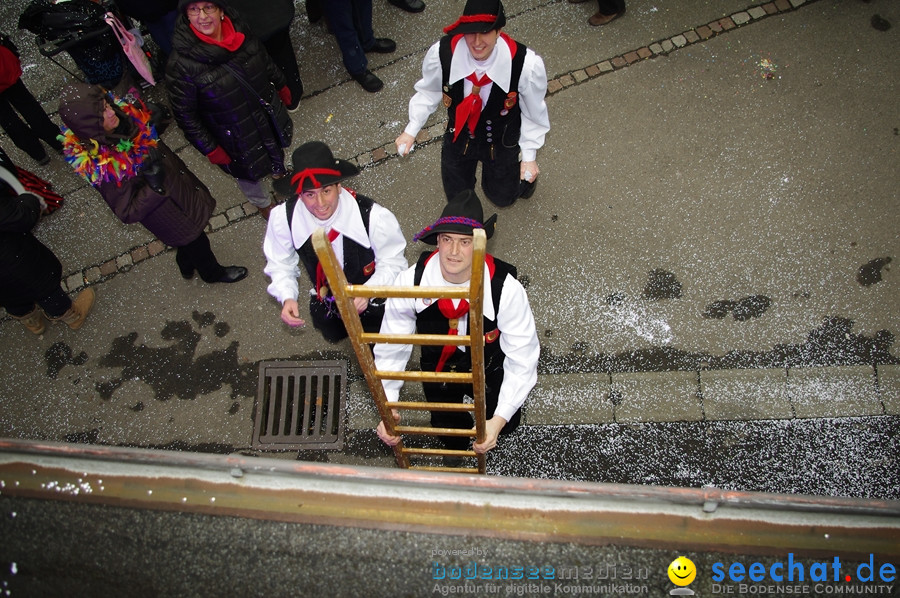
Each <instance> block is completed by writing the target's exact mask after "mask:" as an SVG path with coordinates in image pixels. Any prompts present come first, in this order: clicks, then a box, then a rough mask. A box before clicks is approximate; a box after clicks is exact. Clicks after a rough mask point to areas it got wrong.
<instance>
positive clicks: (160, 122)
mask: <svg viewBox="0 0 900 598" xmlns="http://www.w3.org/2000/svg"><path fill="white" fill-rule="evenodd" d="M144 105H145V106H147V108H148V109H149V110H150V124H151V125H152V126H153V128H154V129H156V134H157V135H158V136H161V135H162V134H163V133H165V132H166V129H168V128H169V125H170V124H172V118H173V117H172V111H171V110H169V107H168V106H166V105H165V104H154V103H153V102H144Z"/></svg>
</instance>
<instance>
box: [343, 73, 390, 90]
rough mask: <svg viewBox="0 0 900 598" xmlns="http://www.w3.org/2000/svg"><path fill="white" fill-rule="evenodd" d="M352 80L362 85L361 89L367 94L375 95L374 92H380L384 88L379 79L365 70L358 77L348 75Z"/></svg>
mask: <svg viewBox="0 0 900 598" xmlns="http://www.w3.org/2000/svg"><path fill="white" fill-rule="evenodd" d="M350 76H351V77H353V79H354V80H355V81H356V82H357V83H359V84H360V85H362V88H363V89H365V90H366V91H368V92H369V93H375V92H376V91H380V90H381V88H382V87H384V83H382V81H381V79H379V78H378V77H376V76H375V75H374V74H373V73H372V71H370V70H369V69H366V70H365V71H364V72H362V73H360V74H358V75H350Z"/></svg>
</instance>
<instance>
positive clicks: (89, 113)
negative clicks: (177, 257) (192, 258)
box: [59, 84, 216, 247]
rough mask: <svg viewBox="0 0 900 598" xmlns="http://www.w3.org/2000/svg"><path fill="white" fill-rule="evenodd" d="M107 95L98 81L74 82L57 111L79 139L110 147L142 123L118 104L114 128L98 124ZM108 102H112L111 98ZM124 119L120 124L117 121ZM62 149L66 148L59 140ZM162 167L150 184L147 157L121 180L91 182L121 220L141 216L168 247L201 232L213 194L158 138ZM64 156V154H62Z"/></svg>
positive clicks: (135, 219)
mask: <svg viewBox="0 0 900 598" xmlns="http://www.w3.org/2000/svg"><path fill="white" fill-rule="evenodd" d="M106 98H107V96H106V95H105V94H104V93H103V91H102V90H100V89H99V88H97V87H92V86H87V85H83V84H75V85H71V86H69V87H67V88H66V89H64V90H63V97H62V99H61V100H60V104H59V115H60V118H62V120H63V123H65V125H66V126H67V127H68V128H69V129H71V131H72V133H74V134H75V136H76V137H77V138H78V139H79V140H80V141H81V142H86V141H87V140H90V139H93V140H95V141H96V142H97V143H98V144H100V146H101V149H103V147H104V146H106V147H114V146H115V145H116V144H117V143H119V141H121V140H122V139H123V138H124V139H135V138H136V136H137V135H138V131H139V128H141V127H147V125H145V124H143V123H141V122H140V121H139V120H136V119H134V118H132V117H130V116H128V115H127V114H125V113H124V112H122V111H121V110H118V109H117V110H116V112H117V114H118V116H119V121H120V126H119V129H117V130H116V131H115V132H113V133H107V132H106V131H105V130H104V129H103V116H102V112H103V107H104V101H105V100H106ZM110 103H112V102H110ZM122 123H124V124H122ZM64 147H65V151H67V152H68V151H69V149H68V144H66V143H64ZM156 149H157V150H158V152H159V158H158V160H157V161H156V162H157V166H158V167H161V173H160V176H159V181H158V182H160V183H161V184H157V181H155V180H154V185H155V186H156V187H161V191H162V192H160V191H157V190H154V188H153V187H151V185H150V184H149V183H148V180H147V175H146V174H145V173H146V172H147V170H148V169H150V168H151V166H152V162H153V161H151V160H146V161H145V162H144V163H142V164H141V166H140V167H138V169H139V170H140V172H139V173H138V174H136V175H134V176H126V177H125V178H123V179H122V180H121V181H116V180H109V181H103V182H99V183H97V184H95V185H94V186H95V188H96V189H97V190H98V191H99V192H100V195H102V196H103V199H104V200H105V201H106V203H107V204H108V205H109V207H110V208H112V211H113V212H115V214H116V216H118V217H119V219H120V220H121V221H122V222H125V223H126V224H128V223H132V222H140V223H141V224H142V225H144V226H145V227H146V228H147V230H149V231H150V232H151V233H153V234H154V235H155V236H156V237H157V238H158V239H159V240H160V241H162V242H163V243H165V244H167V245H170V246H172V247H181V246H183V245H187V244H188V243H190V242H191V241H193V240H194V239H196V238H197V237H198V236H200V233H201V232H203V229H204V228H205V227H206V225H207V224H208V223H209V217H210V215H211V214H212V210H213V208H214V207H215V205H216V202H215V200H214V199H213V197H212V195H211V194H210V192H209V189H207V188H206V185H204V184H203V183H202V182H201V181H200V179H198V178H197V177H196V176H195V175H194V174H193V173H192V172H191V171H190V170H188V168H187V166H186V165H185V163H184V162H182V161H181V159H180V158H179V157H178V156H176V155H175V153H174V152H172V150H170V149H169V148H168V147H167V146H166V144H165V143H163V142H162V141H158V142H157V146H156ZM67 159H68V158H67Z"/></svg>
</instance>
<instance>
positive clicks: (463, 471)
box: [409, 465, 481, 473]
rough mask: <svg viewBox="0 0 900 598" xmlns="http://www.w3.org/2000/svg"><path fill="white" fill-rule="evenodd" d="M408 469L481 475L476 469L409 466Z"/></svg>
mask: <svg viewBox="0 0 900 598" xmlns="http://www.w3.org/2000/svg"><path fill="white" fill-rule="evenodd" d="M409 468H410V469H418V470H419V471H449V472H453V473H481V472H480V471H478V468H476V467H441V466H439V465H410V466H409Z"/></svg>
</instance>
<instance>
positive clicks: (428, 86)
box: [404, 42, 546, 137]
mask: <svg viewBox="0 0 900 598" xmlns="http://www.w3.org/2000/svg"><path fill="white" fill-rule="evenodd" d="M439 46H440V42H437V43H435V44H434V45H433V46H431V47H430V48H428V52H426V53H425V59H424V60H423V61H422V78H421V79H419V81H418V82H417V83H416V93H415V94H414V95H413V97H412V98H410V100H409V124H407V125H406V129H404V132H406V133H409V134H410V135H412V136H413V137H415V136H416V135H418V134H419V131H421V130H422V127H424V126H425V122H426V121H427V120H428V117H429V116H431V113H432V112H434V111H435V110H436V109H437V107H438V104H440V103H441V98H442V97H443V95H444V92H443V91H442V90H441V81H442V74H443V73H442V70H441V57H440V51H439ZM545 79H546V77H545Z"/></svg>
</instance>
